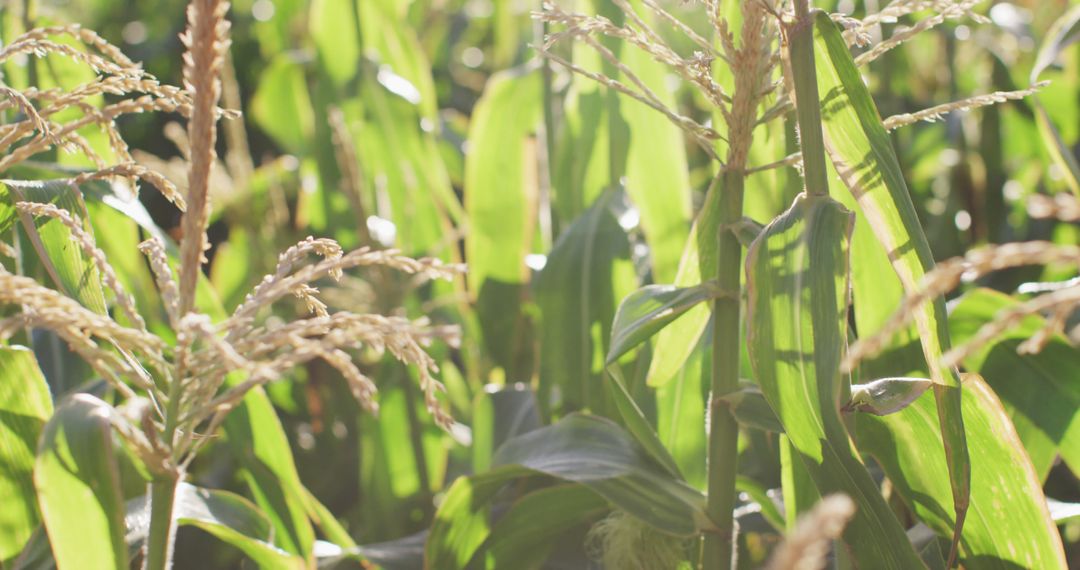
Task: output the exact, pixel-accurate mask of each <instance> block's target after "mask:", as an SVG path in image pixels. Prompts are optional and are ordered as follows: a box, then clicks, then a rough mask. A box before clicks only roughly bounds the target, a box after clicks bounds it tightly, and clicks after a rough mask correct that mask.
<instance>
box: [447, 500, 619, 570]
mask: <svg viewBox="0 0 1080 570" xmlns="http://www.w3.org/2000/svg"><path fill="white" fill-rule="evenodd" d="M610 509H611V507H610V506H609V505H608V503H607V501H605V500H604V499H603V498H602V497H600V496H599V495H597V494H596V493H594V492H593V491H592V490H590V489H589V488H588V487H585V486H582V485H573V484H566V485H556V486H553V487H548V488H545V489H540V490H539V491H533V492H532V493H529V494H528V495H525V496H524V497H522V498H520V499H518V500H517V501H515V502H514V504H513V505H511V506H510V509H509V510H508V511H507V512H506V513H505V514H503V515H502V516H501V517H500V518H499V520H498V521H497V522H496V523H495V525H494V526H493V527H492V529H491V535H490V536H489V537H488V538H487V539H486V540H485V541H484V543H483V544H481V545H480V548H478V549H477V551H476V553H475V554H474V555H473V557H472V559H471V560H470V562H469V564H468V565H467V568H469V569H470V570H481V569H483V570H498V569H500V568H522V569H526V568H541V567H542V564H543V562H544V561H545V560H546V559H547V557H548V554H549V553H550V552H551V551H552V550H553V549H556V548H559V547H560V545H559V543H558V542H557V541H558V539H559V538H560V537H562V536H564V535H566V534H567V531H568V530H569V531H573V530H575V527H576V526H577V525H579V524H580V523H581V522H582V521H588V520H591V519H598V518H600V517H601V516H602V515H603V514H604V513H606V512H608V511H609V510H610ZM433 567H434V566H433Z"/></svg>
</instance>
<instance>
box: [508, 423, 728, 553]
mask: <svg viewBox="0 0 1080 570" xmlns="http://www.w3.org/2000/svg"><path fill="white" fill-rule="evenodd" d="M495 463H496V464H498V465H504V466H512V467H511V468H515V469H519V470H522V471H523V472H525V473H528V472H530V471H531V472H536V473H541V474H545V475H550V476H552V477H556V478H559V479H563V480H566V481H571V482H575V483H581V484H583V485H585V486H586V487H589V488H590V489H592V490H593V491H595V492H596V493H598V494H600V495H601V496H603V497H604V498H605V499H607V500H608V501H610V502H611V503H612V504H614V505H615V506H616V507H618V508H620V509H622V510H624V511H626V512H628V513H630V514H631V515H633V516H635V517H637V518H639V519H641V520H642V521H644V522H645V523H647V524H649V525H651V526H653V527H654V528H656V529H657V530H660V531H662V532H666V533H668V534H673V535H677V536H691V535H694V534H697V533H698V532H701V531H702V530H703V529H707V528H710V527H711V526H712V525H711V523H710V522H709V520H708V518H707V517H706V515H705V511H704V508H705V497H703V496H702V495H701V493H700V492H698V491H697V490H695V489H693V488H692V487H690V486H689V485H687V484H686V482H685V481H683V480H682V479H681V478H677V477H674V476H673V475H672V474H671V473H670V472H669V471H668V470H667V469H665V468H664V467H661V466H660V465H657V464H656V462H655V461H654V460H653V459H652V457H651V456H650V455H649V453H648V452H647V451H645V449H644V448H642V447H641V445H640V444H638V443H637V441H636V440H635V439H634V438H633V437H632V436H631V435H630V434H628V433H626V432H625V431H623V429H622V428H620V427H618V425H616V424H615V423H613V422H611V421H610V420H607V419H605V418H601V417H598V416H586V415H581V414H571V415H569V416H567V417H565V418H563V419H562V420H560V421H559V422H558V423H556V424H554V425H551V426H548V427H545V428H541V429H538V430H535V431H532V432H529V433H527V434H525V435H522V436H519V437H516V438H514V439H512V440H510V441H508V442H507V443H506V445H504V446H503V448H502V449H500V450H499V453H497V454H496V456H495ZM505 468H507V467H503V469H505Z"/></svg>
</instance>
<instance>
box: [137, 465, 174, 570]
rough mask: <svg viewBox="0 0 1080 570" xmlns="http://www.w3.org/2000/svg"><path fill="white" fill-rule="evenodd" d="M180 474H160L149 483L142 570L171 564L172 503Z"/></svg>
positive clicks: (150, 569) (166, 566)
mask: <svg viewBox="0 0 1080 570" xmlns="http://www.w3.org/2000/svg"><path fill="white" fill-rule="evenodd" d="M179 484H180V476H179V475H178V474H177V475H173V474H169V475H162V476H160V477H159V478H156V479H154V481H153V482H152V483H150V530H149V534H148V535H147V537H146V559H145V560H144V561H143V570H167V569H168V568H170V567H171V566H172V554H173V539H174V538H175V534H176V525H175V524H174V523H173V505H174V502H175V499H176V489H177V487H178V485H179Z"/></svg>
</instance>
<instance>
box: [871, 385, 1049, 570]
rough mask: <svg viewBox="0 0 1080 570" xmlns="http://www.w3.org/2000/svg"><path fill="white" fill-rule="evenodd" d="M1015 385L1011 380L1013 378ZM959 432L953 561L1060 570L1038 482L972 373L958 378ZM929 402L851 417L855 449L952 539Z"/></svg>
mask: <svg viewBox="0 0 1080 570" xmlns="http://www.w3.org/2000/svg"><path fill="white" fill-rule="evenodd" d="M1014 381H1015V379H1014ZM963 402H964V419H965V421H964V426H965V428H966V430H967V437H968V442H969V445H970V446H971V452H972V457H976V458H978V463H977V466H978V468H976V469H974V470H972V477H971V507H970V508H971V514H970V515H969V516H968V521H967V524H965V525H964V530H963V535H962V540H961V542H960V545H961V547H960V555H961V559H962V562H963V565H964V567H965V568H970V569H973V570H980V569H983V568H1001V569H1006V568H1009V569H1013V568H1018V567H1019V568H1065V566H1066V565H1065V555H1064V552H1063V551H1062V546H1061V538H1060V536H1059V535H1058V531H1057V528H1056V527H1055V526H1054V522H1053V520H1052V519H1051V517H1050V514H1049V512H1048V511H1047V507H1046V499H1045V498H1044V497H1043V492H1042V484H1041V482H1040V480H1039V478H1038V476H1037V474H1036V473H1035V469H1034V468H1033V467H1032V465H1031V461H1030V460H1029V459H1028V456H1027V453H1025V451H1024V447H1023V445H1022V444H1021V442H1020V439H1019V437H1018V436H1017V434H1016V430H1015V429H1013V426H1012V423H1010V422H1009V418H1008V415H1007V414H1006V412H1005V410H1004V408H1002V406H1001V402H1000V401H999V400H998V398H997V396H995V395H994V393H993V391H992V390H991V389H990V387H989V386H987V384H986V383H985V382H984V381H983V379H982V378H980V377H979V376H978V375H975V374H969V375H967V376H966V377H965V379H964V398H963ZM935 415H936V414H935V410H934V403H933V401H931V399H930V398H929V397H926V396H924V397H922V398H920V399H919V400H917V401H916V402H915V403H913V404H912V405H911V406H908V407H907V408H905V409H903V410H901V411H900V412H898V413H896V414H893V415H889V416H881V417H878V416H873V415H869V414H859V416H858V433H859V447H860V449H863V450H865V451H868V452H869V453H871V454H872V455H874V457H875V458H877V460H878V461H879V462H880V463H881V465H882V467H884V468H885V472H886V474H887V475H888V477H889V479H890V480H891V481H892V482H893V485H894V486H895V487H896V489H897V490H899V491H900V494H901V495H903V497H904V498H905V500H906V501H907V502H908V504H910V505H911V506H912V508H913V509H914V510H915V514H916V515H917V516H918V517H919V518H920V519H921V520H922V521H923V522H925V523H926V524H927V525H929V526H930V527H931V528H932V529H934V530H935V531H936V532H938V533H940V534H942V535H945V536H948V535H950V534H951V533H952V528H953V524H954V517H955V514H954V511H953V508H952V492H951V490H950V487H949V478H948V469H947V463H946V460H945V454H944V452H943V451H942V450H941V448H939V447H937V446H933V445H927V444H926V442H930V441H935V440H936V439H937V438H939V437H940V427H939V426H938V422H937V420H936V418H935Z"/></svg>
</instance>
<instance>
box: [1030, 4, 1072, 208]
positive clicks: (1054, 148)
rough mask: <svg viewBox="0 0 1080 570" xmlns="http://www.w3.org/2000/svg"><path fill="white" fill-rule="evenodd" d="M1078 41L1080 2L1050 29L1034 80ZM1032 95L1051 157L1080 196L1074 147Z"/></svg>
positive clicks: (1044, 141)
mask: <svg viewBox="0 0 1080 570" xmlns="http://www.w3.org/2000/svg"><path fill="white" fill-rule="evenodd" d="M1077 41H1080V6H1073V7H1072V9H1070V10H1069V11H1068V12H1066V13H1064V14H1062V15H1061V17H1060V18H1058V19H1057V20H1056V21H1055V22H1054V24H1053V25H1052V26H1051V27H1050V30H1049V31H1047V33H1046V39H1045V40H1043V44H1042V46H1041V47H1040V48H1039V54H1038V55H1037V56H1036V58H1035V65H1034V66H1032V68H1031V82H1032V83H1036V82H1037V81H1038V80H1039V76H1040V75H1041V74H1042V72H1043V71H1045V70H1046V68H1047V67H1050V65H1052V64H1053V63H1054V61H1056V60H1057V58H1058V56H1059V55H1061V52H1062V51H1064V50H1065V48H1067V47H1069V46H1070V45H1072V44H1074V43H1076V42H1077ZM1031 98H1032V100H1033V101H1034V103H1035V122H1036V124H1037V125H1038V127H1039V134H1040V135H1041V136H1042V138H1043V144H1044V145H1045V146H1046V150H1047V152H1049V153H1050V158H1051V159H1052V160H1053V161H1054V162H1055V163H1056V164H1057V165H1058V167H1059V168H1060V169H1061V172H1062V174H1063V175H1064V176H1065V181H1066V183H1068V185H1069V189H1070V190H1072V192H1073V194H1076V195H1077V196H1080V164H1077V162H1076V157H1075V156H1074V155H1073V151H1072V148H1070V147H1069V145H1067V144H1066V143H1065V141H1064V140H1062V138H1061V133H1059V132H1058V130H1057V127H1055V126H1054V124H1053V122H1051V120H1050V116H1049V115H1048V114H1047V112H1046V109H1045V108H1044V107H1043V106H1042V103H1040V102H1039V98H1038V96H1035V95H1033V96H1032V97H1031Z"/></svg>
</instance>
